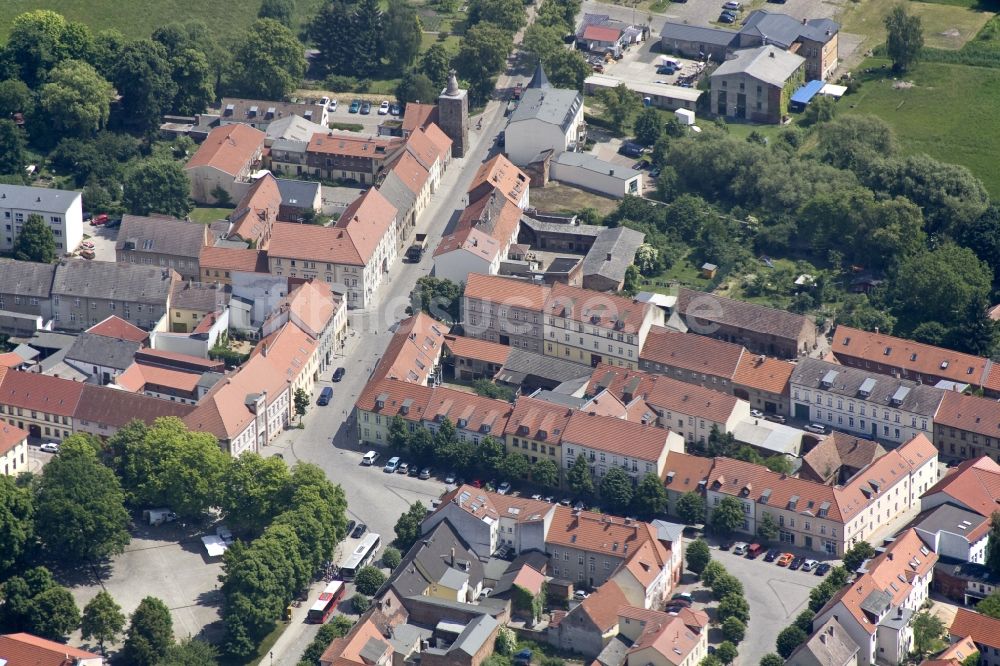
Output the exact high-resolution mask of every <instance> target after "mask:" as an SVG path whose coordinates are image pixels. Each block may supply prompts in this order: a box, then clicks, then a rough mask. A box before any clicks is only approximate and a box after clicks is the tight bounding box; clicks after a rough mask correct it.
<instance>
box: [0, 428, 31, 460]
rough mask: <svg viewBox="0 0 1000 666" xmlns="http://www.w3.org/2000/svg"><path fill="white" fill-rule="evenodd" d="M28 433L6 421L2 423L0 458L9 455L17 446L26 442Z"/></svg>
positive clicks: (0, 430)
mask: <svg viewBox="0 0 1000 666" xmlns="http://www.w3.org/2000/svg"><path fill="white" fill-rule="evenodd" d="M27 438H28V433H26V432H25V431H24V430H21V429H20V428H18V427H17V426H14V425H11V424H9V423H7V422H6V421H0V456H3V455H7V452H8V451H10V450H11V449H13V448H14V447H15V446H17V445H18V444H20V443H21V442H23V441H25V440H26V439H27Z"/></svg>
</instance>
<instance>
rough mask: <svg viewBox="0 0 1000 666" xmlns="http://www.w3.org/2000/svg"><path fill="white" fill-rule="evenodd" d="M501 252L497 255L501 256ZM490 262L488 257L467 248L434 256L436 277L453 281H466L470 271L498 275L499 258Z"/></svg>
mask: <svg viewBox="0 0 1000 666" xmlns="http://www.w3.org/2000/svg"><path fill="white" fill-rule="evenodd" d="M499 256H500V255H499V253H498V254H497V257H498V258H499ZM495 263H496V265H495V266H494V263H493V262H489V261H487V260H486V257H481V256H477V255H475V254H473V253H472V252H469V251H468V250H465V249H457V250H452V251H451V252H445V253H443V254H439V255H438V256H436V257H434V277H437V278H442V279H446V280H451V281H452V282H465V281H467V280H468V278H469V273H483V274H486V275H496V274H497V270H498V269H499V267H500V262H499V259H498V260H497V261H496V262H495Z"/></svg>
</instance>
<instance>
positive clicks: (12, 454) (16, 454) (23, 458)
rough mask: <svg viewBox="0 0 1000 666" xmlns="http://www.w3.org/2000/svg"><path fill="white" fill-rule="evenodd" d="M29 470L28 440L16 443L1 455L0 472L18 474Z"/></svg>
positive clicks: (11, 474)
mask: <svg viewBox="0 0 1000 666" xmlns="http://www.w3.org/2000/svg"><path fill="white" fill-rule="evenodd" d="M27 470H28V440H27V439H25V440H22V441H21V442H19V443H17V444H15V445H14V446H13V447H11V449H10V450H9V451H7V453H4V454H2V455H0V474H4V475H7V476H17V475H18V474H20V473H21V472H26V471H27Z"/></svg>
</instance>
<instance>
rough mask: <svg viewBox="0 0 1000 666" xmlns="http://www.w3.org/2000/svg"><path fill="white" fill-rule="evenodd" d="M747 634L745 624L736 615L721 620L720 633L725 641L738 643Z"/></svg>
mask: <svg viewBox="0 0 1000 666" xmlns="http://www.w3.org/2000/svg"><path fill="white" fill-rule="evenodd" d="M746 634H747V625H745V624H743V620H741V619H739V618H738V617H727V618H726V619H725V620H724V621H723V622H722V635H723V636H724V637H725V639H726V640H727V641H729V642H730V643H733V644H739V643H740V641H742V640H743V637H744V636H746Z"/></svg>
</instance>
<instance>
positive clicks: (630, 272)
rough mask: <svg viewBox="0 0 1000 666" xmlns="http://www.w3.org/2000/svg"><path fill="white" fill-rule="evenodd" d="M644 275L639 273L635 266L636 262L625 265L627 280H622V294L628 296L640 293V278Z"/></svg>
mask: <svg viewBox="0 0 1000 666" xmlns="http://www.w3.org/2000/svg"><path fill="white" fill-rule="evenodd" d="M641 277H642V276H641V275H640V273H639V269H638V268H636V267H635V264H629V265H628V266H626V267H625V280H624V281H623V282H622V292H621V293H622V294H623V295H625V296H628V297H632V296H635V295H636V294H637V293H639V288H640V286H641V284H642V283H641V281H640V278H641Z"/></svg>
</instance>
